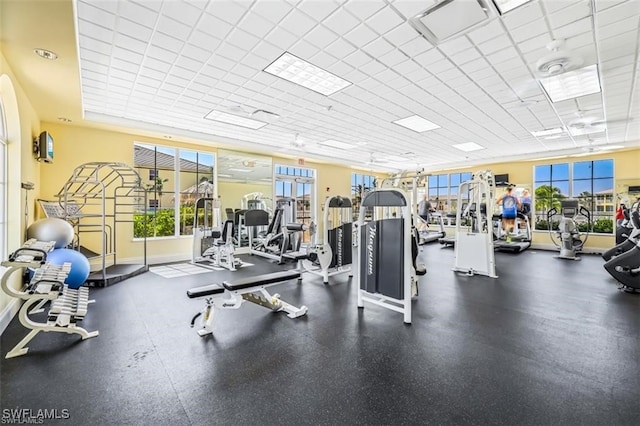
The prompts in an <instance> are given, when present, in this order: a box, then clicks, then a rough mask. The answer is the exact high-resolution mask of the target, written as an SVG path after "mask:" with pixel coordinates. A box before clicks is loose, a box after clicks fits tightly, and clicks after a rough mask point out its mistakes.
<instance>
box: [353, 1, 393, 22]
mask: <svg viewBox="0 0 640 426" xmlns="http://www.w3.org/2000/svg"><path fill="white" fill-rule="evenodd" d="M384 6H385V3H384V1H383V0H351V1H349V2H347V3H346V4H345V5H344V6H343V8H344V9H345V10H348V11H349V12H351V13H352V14H353V16H356V17H358V18H359V19H361V20H363V21H364V20H365V19H367V18H368V17H370V16H371V15H373V14H374V13H376V12H377V11H379V10H380V9H382V8H383V7H384Z"/></svg>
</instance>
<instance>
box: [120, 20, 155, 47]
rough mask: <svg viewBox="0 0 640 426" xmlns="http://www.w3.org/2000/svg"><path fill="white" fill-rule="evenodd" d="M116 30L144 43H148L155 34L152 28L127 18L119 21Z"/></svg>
mask: <svg viewBox="0 0 640 426" xmlns="http://www.w3.org/2000/svg"><path fill="white" fill-rule="evenodd" d="M115 30H116V31H117V32H121V33H123V34H125V35H128V36H129V37H133V38H135V39H138V40H142V41H144V42H146V41H148V40H149V39H150V38H151V34H152V33H153V30H152V29H151V28H149V27H145V26H144V25H140V24H138V23H136V22H133V21H130V20H128V19H125V18H120V19H118V21H117V24H116V27H115Z"/></svg>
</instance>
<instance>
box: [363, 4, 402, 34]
mask: <svg viewBox="0 0 640 426" xmlns="http://www.w3.org/2000/svg"><path fill="white" fill-rule="evenodd" d="M366 23H367V25H368V26H369V27H371V28H372V29H373V30H374V31H375V32H377V33H378V34H380V35H382V34H385V33H387V32H388V31H390V30H392V29H393V28H396V27H398V26H399V25H401V24H403V23H404V19H402V18H400V17H399V16H398V14H397V13H396V12H394V11H393V9H392V8H391V7H389V6H386V7H384V8H383V9H381V10H379V11H378V12H376V13H375V14H374V15H373V16H371V17H369V18H368V19H367V20H366Z"/></svg>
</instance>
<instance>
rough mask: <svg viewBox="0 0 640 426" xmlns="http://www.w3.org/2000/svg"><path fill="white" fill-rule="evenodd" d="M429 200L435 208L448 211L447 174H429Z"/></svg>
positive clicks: (449, 203)
mask: <svg viewBox="0 0 640 426" xmlns="http://www.w3.org/2000/svg"><path fill="white" fill-rule="evenodd" d="M429 200H431V205H432V206H433V207H434V208H435V209H436V210H439V211H444V212H448V211H449V208H450V205H451V202H450V199H449V175H447V174H443V175H432V176H429Z"/></svg>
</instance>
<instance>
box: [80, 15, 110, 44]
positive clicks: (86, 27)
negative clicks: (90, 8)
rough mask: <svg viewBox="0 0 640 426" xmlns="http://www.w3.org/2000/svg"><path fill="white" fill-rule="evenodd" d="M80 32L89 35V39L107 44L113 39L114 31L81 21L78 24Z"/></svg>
mask: <svg viewBox="0 0 640 426" xmlns="http://www.w3.org/2000/svg"><path fill="white" fill-rule="evenodd" d="M78 31H82V32H83V33H86V34H87V35H88V37H87V38H89V37H90V38H92V39H94V40H98V41H102V40H104V41H105V42H106V41H107V40H111V39H112V38H113V31H112V30H110V29H108V28H105V27H103V26H102V25H97V24H94V23H93V22H89V21H85V20H80V21H79V22H78Z"/></svg>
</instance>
